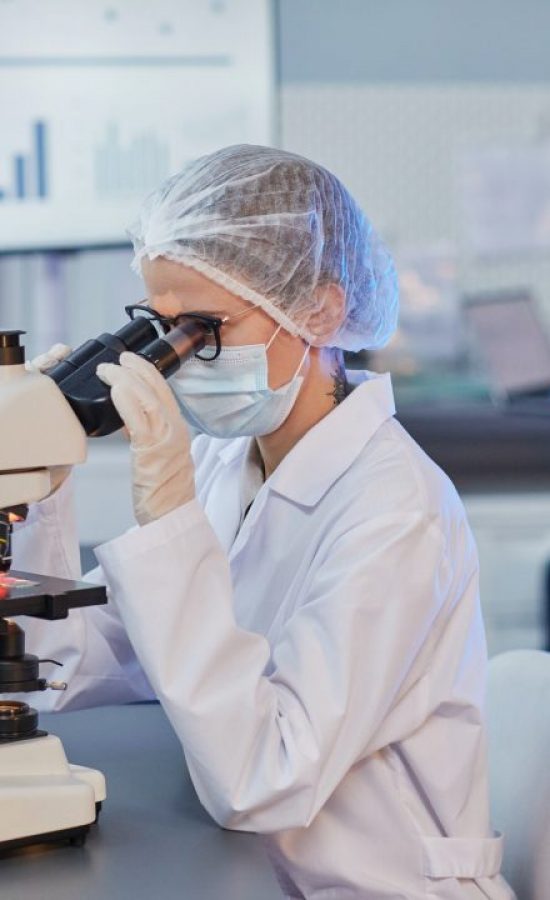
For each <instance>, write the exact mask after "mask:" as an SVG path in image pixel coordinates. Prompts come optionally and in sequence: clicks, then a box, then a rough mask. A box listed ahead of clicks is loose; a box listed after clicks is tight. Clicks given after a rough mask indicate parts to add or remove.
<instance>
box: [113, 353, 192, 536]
mask: <svg viewBox="0 0 550 900" xmlns="http://www.w3.org/2000/svg"><path fill="white" fill-rule="evenodd" d="M97 375H98V378H101V380H102V381H103V382H105V384H109V385H110V386H111V398H112V400H113V403H114V405H115V407H116V410H117V412H118V414H119V416H120V418H121V419H122V421H123V422H124V424H125V426H126V428H127V429H128V434H129V436H130V447H131V451H132V475H133V500H134V513H135V516H136V519H137V521H138V522H139V524H140V525H146V524H147V523H149V522H153V521H154V520H155V519H160V517H161V516H164V515H166V513H169V512H171V511H172V510H173V509H176V507H178V506H182V505H183V504H184V503H187V502H188V501H189V500H192V499H193V497H194V496H195V472H194V468H193V462H192V459H191V454H190V452H189V451H190V446H191V441H190V438H189V432H188V430H187V425H186V424H185V421H184V419H183V418H182V415H181V413H180V411H179V407H178V404H177V403H176V399H175V397H174V395H173V394H172V391H171V390H170V388H169V387H168V384H167V383H166V381H165V380H164V378H163V377H162V375H161V374H160V372H157V370H156V369H155V367H154V365H153V364H152V363H150V362H147V360H146V359H143V357H141V356H137V355H136V354H135V353H121V355H120V365H114V364H113V363H102V364H101V365H99V366H98V367H97Z"/></svg>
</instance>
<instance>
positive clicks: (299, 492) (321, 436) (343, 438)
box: [218, 371, 395, 506]
mask: <svg viewBox="0 0 550 900" xmlns="http://www.w3.org/2000/svg"><path fill="white" fill-rule="evenodd" d="M347 375H348V380H349V381H350V383H352V384H355V385H356V387H355V390H354V391H352V393H351V394H350V395H349V396H348V397H347V398H346V400H345V401H344V402H343V403H341V404H340V406H337V407H336V408H335V409H334V410H332V412H331V413H330V414H329V415H328V416H325V418H324V419H321V421H320V422H318V423H317V425H315V426H314V427H313V428H311V429H310V431H308V432H307V434H305V435H304V437H303V438H302V439H301V440H300V441H299V442H298V443H297V444H296V446H295V447H293V448H292V450H291V451H290V452H289V453H288V455H287V456H286V457H285V458H284V459H283V461H282V462H281V463H280V465H279V466H278V468H277V469H276V470H275V472H274V473H273V475H272V476H271V478H269V479H268V481H267V482H266V486H267V487H269V489H270V490H271V491H273V492H275V493H277V494H280V495H281V496H283V497H287V498H288V499H289V500H291V501H294V502H295V503H299V504H301V505H303V506H314V505H315V504H316V503H318V502H319V500H320V499H321V497H322V496H323V495H324V494H325V493H326V491H327V490H328V489H329V487H330V486H331V485H332V484H334V482H335V481H336V480H337V479H338V478H339V477H340V475H342V474H343V473H344V472H345V471H346V469H348V468H349V467H350V465H351V464H352V463H353V461H354V460H355V459H356V457H357V456H358V455H359V453H360V452H361V450H362V449H363V447H364V446H365V444H367V443H368V441H369V440H370V439H371V437H372V436H373V435H374V434H375V433H376V431H378V429H379V428H380V426H381V425H382V424H383V423H384V422H385V421H386V420H387V419H390V418H391V417H392V416H393V415H394V414H395V404H394V399H393V390H392V385H391V378H390V376H389V374H387V373H386V374H384V375H376V374H374V373H372V372H366V371H361V372H359V371H350V372H348V373H347ZM249 441H250V438H237V439H236V440H232V441H228V442H227V443H225V444H224V446H222V447H221V448H220V450H219V451H218V456H219V457H220V459H221V460H222V462H223V463H224V464H225V465H229V464H230V463H232V462H233V460H234V459H236V458H237V457H242V456H243V455H244V453H245V452H246V449H247V447H248V444H249Z"/></svg>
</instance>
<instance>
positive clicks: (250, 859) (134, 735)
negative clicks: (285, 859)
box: [0, 703, 282, 900]
mask: <svg viewBox="0 0 550 900" xmlns="http://www.w3.org/2000/svg"><path fill="white" fill-rule="evenodd" d="M40 727H41V728H45V729H47V730H48V731H50V732H51V733H52V734H56V735H58V737H60V738H61V740H62V741H63V745H64V748H65V752H66V754H67V758H68V759H69V762H71V763H77V764H79V765H87V766H91V767H94V768H97V769H100V770H101V771H102V772H103V774H104V775H105V777H106V779H107V799H106V800H105V802H104V804H103V809H102V810H101V813H100V816H99V821H98V824H97V825H92V826H91V829H90V832H89V836H88V838H87V841H86V843H85V844H84V846H83V847H74V846H69V845H60V846H55V845H52V846H47V845H43V846H41V847H37V848H27V849H25V850H18V851H12V852H11V853H9V854H5V855H4V856H1V857H0V897H1V898H5V900H76V898H78V900H151V898H154V900H199V898H200V900H221V898H223V900H259V898H261V900H280V898H281V896H282V894H281V891H280V889H279V887H278V884H277V881H276V878H275V875H274V874H273V871H272V868H271V866H270V864H269V861H268V859H267V856H266V855H265V851H264V848H263V845H262V843H261V838H259V837H258V836H257V835H254V834H244V833H237V832H231V831H227V830H224V829H222V828H220V827H219V826H218V825H216V824H215V823H214V822H213V821H212V820H211V819H210V817H209V816H208V814H207V813H206V812H205V811H204V809H203V808H202V807H201V805H200V803H199V801H198V799H197V796H196V794H195V791H194V788H193V786H192V784H191V780H190V778H189V774H188V772H187V768H186V765H185V760H184V756H183V752H182V749H181V745H180V744H179V741H178V740H177V738H176V736H175V734H174V732H173V731H172V729H171V727H170V725H169V723H168V720H167V719H166V716H165V715H164V712H163V710H162V708H161V707H160V706H159V705H158V704H156V703H147V704H135V705H131V706H119V707H103V708H97V709H89V710H81V711H80V710H79V711H78V712H68V713H58V714H50V715H41V717H40Z"/></svg>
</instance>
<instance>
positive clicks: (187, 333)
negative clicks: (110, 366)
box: [46, 316, 208, 437]
mask: <svg viewBox="0 0 550 900" xmlns="http://www.w3.org/2000/svg"><path fill="white" fill-rule="evenodd" d="M207 331H208V327H207V326H205V325H204V324H201V322H200V321H198V320H195V319H189V320H185V321H182V323H181V324H180V325H176V326H175V327H174V328H172V329H171V330H170V331H169V332H168V333H167V334H165V335H163V336H162V337H159V335H158V332H157V330H156V328H155V325H154V324H153V321H152V320H151V319H148V318H146V317H145V316H136V318H135V319H133V320H132V321H131V322H128V323H127V324H126V325H124V326H123V327H122V328H120V329H119V330H118V331H116V332H115V333H114V334H108V333H105V334H101V335H100V336H99V337H98V338H96V339H95V340H90V341H86V343H85V344H82V346H80V347H78V348H77V349H76V350H74V351H73V352H72V353H71V354H69V356H67V357H66V358H65V359H64V360H62V362H60V363H58V364H57V365H56V366H54V367H53V368H52V369H49V370H48V372H47V373H46V374H47V375H49V376H50V378H52V379H53V381H55V383H56V384H57V385H58V387H59V388H60V390H61V391H62V393H63V394H64V395H65V398H66V400H67V401H68V402H69V403H70V405H71V407H72V408H73V410H74V412H75V413H76V415H77V417H78V419H79V421H80V423H81V425H82V427H83V428H84V430H85V431H86V434H88V435H90V436H93V437H101V436H103V435H107V434H111V433H112V432H113V431H118V429H119V428H121V427H122V421H121V419H120V416H119V415H118V413H117V411H116V409H115V407H114V405H113V402H112V400H111V390H110V388H109V386H108V385H106V384H104V382H103V381H101V380H100V379H99V378H98V377H97V375H96V370H97V367H98V365H99V364H100V363H118V361H119V357H120V354H121V353H123V352H124V351H125V350H130V351H132V352H133V353H138V354H139V355H140V356H143V357H144V358H145V359H147V360H149V362H151V363H152V364H153V365H154V366H155V368H156V369H158V371H159V372H160V373H161V374H162V375H164V377H165V378H169V377H170V375H173V374H174V372H176V371H177V370H178V369H179V367H180V365H181V363H182V362H183V361H184V360H185V359H187V358H188V357H189V356H192V355H193V354H194V353H198V352H200V350H202V348H203V347H204V345H205V342H206V334H207Z"/></svg>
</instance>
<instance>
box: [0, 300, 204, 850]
mask: <svg viewBox="0 0 550 900" xmlns="http://www.w3.org/2000/svg"><path fill="white" fill-rule="evenodd" d="M184 318H185V317H184ZM22 333H23V332H20V331H9V330H4V331H3V330H0V423H1V426H0V427H1V431H0V851H1V850H5V849H11V848H14V847H18V846H21V845H24V844H29V843H36V842H37V841H40V842H41V841H44V840H48V841H59V840H61V841H65V840H69V841H70V842H73V843H82V842H83V840H84V839H85V836H86V833H87V831H88V829H89V827H90V824H91V823H92V822H94V821H95V820H96V818H97V814H98V810H99V808H100V806H101V803H102V801H103V799H104V798H105V779H104V777H103V775H102V774H101V772H98V771H96V770H94V769H88V768H83V767H81V766H74V765H71V764H70V763H68V762H67V758H66V756H65V753H64V751H63V747H62V744H61V741H60V740H59V738H57V737H55V736H53V735H50V734H46V733H45V732H43V731H40V730H39V729H38V714H37V712H36V710H34V709H32V708H31V707H30V706H29V705H28V704H27V703H24V702H22V701H21V700H19V699H5V700H4V699H3V696H4V695H10V694H11V695H13V694H17V695H18V696H20V695H21V692H32V691H42V690H46V689H57V690H63V689H65V688H66V687H67V685H65V684H64V683H63V682H48V681H46V679H44V678H41V677H40V676H39V672H38V667H39V664H40V662H41V660H39V659H38V657H36V656H34V655H33V654H28V653H25V635H24V633H23V631H22V629H21V628H20V626H19V625H17V624H16V623H15V622H13V621H11V619H7V618H5V617H6V616H18V615H26V616H28V615H31V616H36V617H39V618H42V619H58V618H64V617H66V616H67V615H68V612H69V610H70V609H71V608H73V607H82V606H91V605H97V604H101V603H106V602H107V596H106V591H105V588H104V587H98V586H97V585H89V584H84V583H79V582H73V581H67V580H63V579H56V578H51V577H49V576H44V575H33V574H27V573H18V572H12V573H11V577H10V576H8V575H7V574H4V575H2V573H7V572H8V571H9V570H10V569H11V538H12V530H13V525H14V522H15V521H17V519H21V518H25V516H26V511H27V508H28V504H30V503H34V502H36V501H39V500H42V499H44V498H45V497H47V496H48V494H49V493H50V492H51V490H52V479H51V470H52V469H54V468H56V467H59V466H72V465H75V464H77V463H82V462H84V461H85V459H86V444H87V437H88V436H100V435H104V434H110V433H111V432H113V431H116V430H117V429H118V428H120V427H121V425H122V422H121V420H120V418H119V416H118V413H117V412H116V410H115V408H114V406H113V403H112V400H111V396H110V389H109V388H108V386H107V385H105V384H104V383H103V382H102V381H100V379H99V378H97V376H96V369H97V366H98V364H99V363H101V362H118V359H119V356H120V354H121V353H122V352H124V351H125V350H131V351H134V352H138V353H140V354H141V355H142V356H144V357H145V358H146V359H148V360H149V362H151V363H152V365H154V366H155V367H156V368H157V369H158V370H159V371H160V372H161V373H162V374H163V375H164V377H166V378H168V377H169V376H170V375H171V374H172V373H173V372H175V371H177V369H178V368H179V366H180V363H181V362H182V361H183V360H184V359H186V358H187V357H188V356H190V355H192V354H193V353H195V352H198V351H200V350H201V349H202V348H203V347H204V345H205V335H206V331H205V327H204V326H202V325H200V324H199V323H197V322H196V321H194V320H192V319H191V320H187V321H184V322H183V323H182V324H181V325H176V326H175V327H174V328H172V330H171V331H170V332H169V333H166V334H165V335H164V337H160V338H159V337H158V336H157V332H156V331H155V329H154V327H153V326H152V324H151V323H150V322H148V321H145V320H144V319H138V320H137V321H131V322H130V323H127V324H126V325H125V326H123V328H121V329H120V330H119V331H118V332H116V333H115V334H114V335H111V334H103V335H100V336H99V338H97V339H95V340H91V341H87V342H86V343H85V344H83V345H82V346H81V347H78V348H77V349H76V350H75V351H73V352H72V353H71V354H70V355H69V356H68V357H67V358H66V359H64V360H63V361H62V362H60V363H59V364H58V365H56V366H55V367H54V368H53V369H51V370H49V371H48V374H41V373H39V372H35V371H32V370H28V369H27V368H26V367H25V359H24V348H23V347H21V346H20V343H19V336H20V335H21V334H22ZM5 585H7V591H6V588H5ZM3 586H4V587H3ZM2 593H3V594H4V596H2ZM46 661H47V662H50V663H52V662H55V660H45V662H46ZM58 665H59V663H58Z"/></svg>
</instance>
